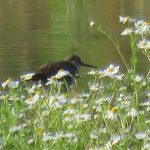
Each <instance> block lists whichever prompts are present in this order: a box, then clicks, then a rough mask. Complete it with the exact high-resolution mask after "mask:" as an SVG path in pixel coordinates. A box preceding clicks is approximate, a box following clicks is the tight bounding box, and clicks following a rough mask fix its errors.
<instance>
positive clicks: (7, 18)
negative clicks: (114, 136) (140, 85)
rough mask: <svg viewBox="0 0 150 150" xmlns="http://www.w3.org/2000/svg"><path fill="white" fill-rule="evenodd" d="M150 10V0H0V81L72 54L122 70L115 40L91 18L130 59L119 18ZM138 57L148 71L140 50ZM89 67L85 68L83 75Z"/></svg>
mask: <svg viewBox="0 0 150 150" xmlns="http://www.w3.org/2000/svg"><path fill="white" fill-rule="evenodd" d="M149 8H150V1H149V0H132V1H131V0H116V1H110V0H105V1H102V0H76V1H75V0H66V1H63V0H62V1H60V0H33V1H30V0H27V1H20V0H8V1H5V0H0V35H1V36H0V80H4V79H7V78H8V77H11V78H13V79H17V78H19V76H20V75H21V74H23V73H25V72H28V71H36V70H37V69H38V68H39V66H40V65H42V64H44V63H47V62H49V61H54V60H60V59H63V58H64V57H65V56H68V55H70V54H77V55H79V56H80V57H81V58H82V60H83V61H84V62H87V63H89V64H92V65H96V66H98V67H100V68H103V67H105V66H107V65H108V64H110V63H114V64H120V65H121V68H122V69H123V68H124V65H123V63H122V60H121V58H120V56H119V55H118V53H117V51H116V50H115V48H114V46H113V45H112V43H111V42H110V41H109V40H108V39H107V38H106V37H105V36H104V35H102V34H100V33H97V32H95V31H92V30H91V28H90V27H89V20H90V19H93V20H95V21H96V22H97V23H98V24H100V25H101V26H102V27H103V28H104V29H105V30H106V31H108V32H110V33H111V34H112V36H113V38H114V39H115V40H116V41H119V42H121V49H122V54H123V55H124V57H125V59H126V60H127V61H129V57H130V49H129V45H128V43H127V42H128V41H127V39H126V38H124V37H121V36H120V33H121V31H122V30H123V26H122V25H121V24H119V21H118V18H119V16H131V17H135V18H139V19H145V20H147V21H150V19H149V18H150V13H149ZM139 60H140V61H139V62H138V70H139V72H145V71H147V70H148V66H149V64H148V62H147V61H146V58H145V57H144V56H143V54H142V53H140V52H139ZM143 66H144V67H143ZM145 66H147V67H145ZM87 71H88V69H85V68H82V69H81V72H82V73H86V72H87ZM82 78H83V77H82Z"/></svg>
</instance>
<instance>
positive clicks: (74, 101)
mask: <svg viewBox="0 0 150 150" xmlns="http://www.w3.org/2000/svg"><path fill="white" fill-rule="evenodd" d="M120 22H122V23H123V24H126V25H127V26H130V28H127V29H125V30H124V31H123V32H122V35H128V36H129V38H130V39H131V43H130V45H131V54H132V56H131V61H130V63H127V62H126V61H125V59H124V57H123V55H122V53H121V50H120V48H119V46H118V44H116V42H115V41H114V40H113V38H112V37H111V35H109V34H107V33H106V32H105V31H103V30H102V28H100V27H99V26H98V25H96V23H95V22H91V27H92V29H94V30H96V31H97V32H100V33H103V34H105V35H106V36H107V37H108V38H109V39H110V40H111V41H112V43H113V44H114V46H115V47H116V50H117V51H118V54H119V55H120V57H121V58H122V60H123V62H124V64H125V66H126V68H127V71H126V72H124V73H122V72H120V70H119V66H117V65H113V64H110V65H109V66H108V67H106V68H103V69H97V70H91V71H90V72H89V73H87V75H88V76H90V77H91V81H89V83H88V87H87V89H83V91H81V92H79V91H78V90H77V89H76V88H73V87H67V90H65V89H64V86H66V84H64V83H61V82H57V78H56V77H52V78H51V79H49V82H48V83H47V84H46V85H43V84H42V83H40V82H39V83H29V82H28V83H27V82H26V81H25V80H26V79H27V78H30V75H24V76H22V77H21V80H20V81H13V80H11V79H8V80H6V81H5V82H4V83H2V86H1V89H0V105H1V107H0V149H7V150H9V149H14V150H17V149H22V150H23V149H26V150H28V149H33V150H34V149H35V150H37V149H38V150H52V149H54V150H57V149H58V150H60V149H64V150H66V149H68V150H69V149H70V150H74V149H76V150H83V149H86V150H126V149H128V150H129V149H131V150H132V149H138V150H140V149H142V150H148V149H150V128H149V127H150V118H149V112H150V102H149V99H150V78H149V73H147V75H146V76H143V75H139V74H137V71H136V64H137V61H138V60H137V57H136V54H137V53H138V52H140V53H141V52H143V53H144V55H145V56H146V58H148V60H149V55H148V49H149V48H150V42H149V41H148V40H146V39H145V38H148V36H149V31H150V30H149V28H150V26H149V24H148V23H146V22H144V21H142V20H136V19H131V18H129V17H120ZM73 86H74V85H73ZM76 86H77V85H76ZM75 89H76V90H75ZM65 91H67V92H65Z"/></svg>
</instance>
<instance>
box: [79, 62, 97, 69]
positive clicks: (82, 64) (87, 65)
mask: <svg viewBox="0 0 150 150" xmlns="http://www.w3.org/2000/svg"><path fill="white" fill-rule="evenodd" d="M80 65H81V66H85V67H90V68H97V67H96V66H92V65H89V64H85V63H83V62H82V63H81V64H80Z"/></svg>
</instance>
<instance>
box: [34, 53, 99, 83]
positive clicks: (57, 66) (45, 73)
mask: <svg viewBox="0 0 150 150" xmlns="http://www.w3.org/2000/svg"><path fill="white" fill-rule="evenodd" d="M80 66H85V67H90V68H97V67H95V66H92V65H89V64H85V63H83V62H82V61H81V59H80V57H78V56H76V55H72V56H70V57H67V58H65V59H64V60H61V61H56V62H50V63H48V64H46V65H43V66H41V68H40V70H39V71H38V72H36V73H35V74H34V75H33V76H32V78H31V80H32V81H40V80H41V81H42V82H47V80H48V78H50V77H52V76H55V75H56V74H57V73H58V72H59V71H60V70H64V71H67V72H69V74H70V75H71V76H69V75H68V76H65V80H66V81H67V83H72V81H73V79H74V78H76V75H77V74H78V68H79V67H80Z"/></svg>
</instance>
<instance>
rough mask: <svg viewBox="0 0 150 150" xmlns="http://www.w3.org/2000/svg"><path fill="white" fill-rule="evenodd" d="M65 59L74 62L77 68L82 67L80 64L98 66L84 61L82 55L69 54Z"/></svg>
mask: <svg viewBox="0 0 150 150" xmlns="http://www.w3.org/2000/svg"><path fill="white" fill-rule="evenodd" d="M65 61H68V62H70V63H71V64H73V65H74V66H75V67H77V68H78V67H80V66H85V67H90V68H97V67H95V66H92V65H89V64H85V63H83V62H82V61H81V59H80V57H79V56H76V55H72V56H69V57H67V58H65Z"/></svg>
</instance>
